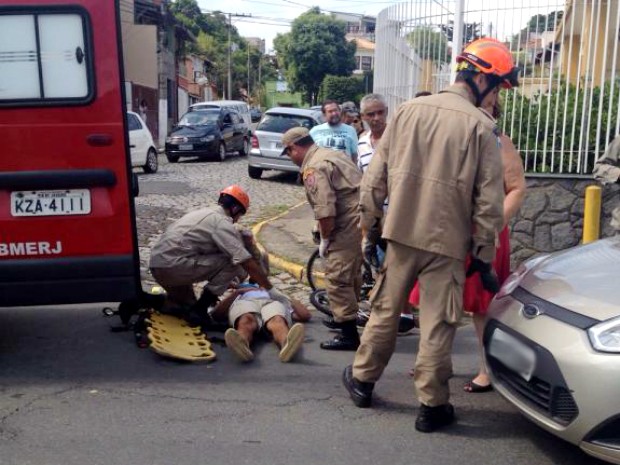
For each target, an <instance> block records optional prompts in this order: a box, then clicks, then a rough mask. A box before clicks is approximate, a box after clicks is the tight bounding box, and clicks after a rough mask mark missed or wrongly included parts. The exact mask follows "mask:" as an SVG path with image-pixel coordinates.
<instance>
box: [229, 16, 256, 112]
mask: <svg viewBox="0 0 620 465" xmlns="http://www.w3.org/2000/svg"><path fill="white" fill-rule="evenodd" d="M233 16H234V17H235V18H238V17H239V18H242V17H246V18H247V17H251V16H252V15H246V14H238V13H228V95H227V99H228V100H232V65H231V60H232V44H231V42H230V36H231V31H232V17H233Z"/></svg>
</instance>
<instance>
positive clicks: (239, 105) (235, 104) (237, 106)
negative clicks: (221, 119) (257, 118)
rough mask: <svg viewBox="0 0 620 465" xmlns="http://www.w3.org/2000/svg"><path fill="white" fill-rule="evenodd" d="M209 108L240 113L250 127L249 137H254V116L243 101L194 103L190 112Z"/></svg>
mask: <svg viewBox="0 0 620 465" xmlns="http://www.w3.org/2000/svg"><path fill="white" fill-rule="evenodd" d="M207 108H223V109H224V110H233V111H236V112H237V113H239V115H240V116H241V118H242V119H243V121H245V124H247V126H248V137H249V136H251V135H252V122H253V121H252V116H251V115H250V107H248V104H247V103H245V102H243V101H241V100H211V101H209V102H199V103H194V104H193V105H191V106H190V107H189V110H188V111H194V110H204V109H207Z"/></svg>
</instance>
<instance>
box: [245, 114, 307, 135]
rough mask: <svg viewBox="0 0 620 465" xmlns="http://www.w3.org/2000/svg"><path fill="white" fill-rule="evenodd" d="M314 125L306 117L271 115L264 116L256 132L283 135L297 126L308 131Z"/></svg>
mask: <svg viewBox="0 0 620 465" xmlns="http://www.w3.org/2000/svg"><path fill="white" fill-rule="evenodd" d="M315 125H316V123H315V122H314V120H313V119H312V118H309V117H307V116H300V115H285V114H274V113H271V114H268V115H265V117H264V118H263V120H262V121H261V122H260V123H259V124H258V127H257V128H256V130H257V131H266V132H278V133H280V134H284V133H285V132H286V131H288V130H289V129H291V128H294V127H297V126H302V127H304V128H307V129H310V128H312V127H313V126H315Z"/></svg>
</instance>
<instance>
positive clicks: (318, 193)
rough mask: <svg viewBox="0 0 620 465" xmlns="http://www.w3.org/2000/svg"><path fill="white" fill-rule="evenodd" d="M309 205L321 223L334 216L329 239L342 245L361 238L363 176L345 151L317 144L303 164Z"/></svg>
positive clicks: (307, 154) (309, 151) (302, 169)
mask: <svg viewBox="0 0 620 465" xmlns="http://www.w3.org/2000/svg"><path fill="white" fill-rule="evenodd" d="M301 172H302V178H303V182H304V187H305V188H306V196H307V198H308V202H309V203H310V205H311V206H312V208H313V210H314V217H315V219H317V220H320V219H323V218H329V217H334V218H335V225H334V230H333V232H332V234H331V237H329V239H330V240H332V241H337V242H340V243H342V241H346V240H347V238H350V237H352V236H359V234H360V231H359V214H358V211H357V208H358V204H359V185H360V182H361V180H362V173H360V171H359V169H358V168H357V166H356V165H355V163H353V162H352V161H351V159H350V158H349V157H348V156H347V155H345V154H344V152H340V151H334V150H331V149H327V148H323V147H318V146H316V145H313V146H312V147H310V149H309V150H308V152H307V153H306V156H305V158H304V162H303V164H302V165H301Z"/></svg>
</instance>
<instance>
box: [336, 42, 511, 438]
mask: <svg viewBox="0 0 620 465" xmlns="http://www.w3.org/2000/svg"><path fill="white" fill-rule="evenodd" d="M459 62H460V65H459V73H458V75H457V82H456V83H455V85H453V86H451V87H449V88H448V89H446V90H445V91H444V92H442V93H439V94H436V95H432V96H428V97H424V98H423V99H414V100H411V101H409V102H407V103H405V104H403V105H402V106H401V107H400V108H399V109H398V111H397V113H396V115H395V116H394V118H393V120H392V121H391V122H390V124H389V125H388V128H387V130H386V133H385V134H384V135H383V137H382V138H381V142H380V144H379V146H378V149H377V152H376V154H375V156H374V157H373V158H372V161H371V162H370V166H369V168H368V171H367V172H366V173H365V174H364V179H363V182H362V186H361V191H360V211H361V225H362V229H363V230H369V229H370V228H371V227H372V226H373V225H375V224H377V223H378V222H379V221H380V220H381V219H382V217H383V202H384V200H385V198H386V196H387V195H389V199H390V207H389V208H388V209H387V213H386V216H385V222H384V225H383V232H382V233H383V238H384V239H386V240H387V243H388V246H387V253H386V258H385V262H384V266H383V269H382V271H381V273H380V275H379V278H378V279H377V283H376V285H375V288H374V289H373V295H372V297H371V306H372V310H371V313H370V315H371V316H370V320H369V321H368V323H367V325H366V328H365V329H364V333H363V335H362V340H361V343H360V347H359V349H358V350H357V353H356V355H355V360H354V363H353V365H352V366H349V367H347V368H346V369H345V371H344V374H343V383H344V385H345V387H346V388H347V390H348V392H349V395H350V396H351V398H352V400H353V401H354V403H355V405H357V406H358V407H369V406H370V404H371V400H372V390H373V387H374V383H375V382H376V381H377V380H378V379H379V377H380V376H381V374H382V373H383V370H384V368H385V366H386V365H387V363H388V362H389V360H390V357H391V356H392V353H393V351H394V346H395V342H396V333H397V326H398V319H399V312H400V309H401V308H403V305H404V303H405V300H406V298H407V296H408V293H409V290H410V289H411V286H412V284H413V283H415V281H416V280H418V282H419V285H420V343H419V350H418V354H417V360H416V366H415V375H414V381H415V386H416V390H417V395H418V399H419V401H420V403H421V406H420V411H419V415H418V417H417V419H416V423H415V427H416V429H417V430H419V431H422V432H431V431H434V430H436V429H437V428H440V427H443V426H446V425H448V424H450V423H451V422H452V421H454V409H453V407H452V405H451V404H450V403H449V395H450V393H449V388H448V380H449V378H450V377H451V376H452V360H451V351H452V342H453V339H454V334H455V331H456V328H457V324H458V322H459V319H460V317H461V313H462V310H463V309H462V306H463V283H464V281H465V257H466V255H467V253H468V252H470V253H471V254H472V264H473V265H472V267H471V268H470V270H469V272H479V273H480V274H481V278H483V282H484V283H486V284H485V285H486V286H488V287H493V288H496V287H497V277H496V276H494V274H493V271H492V269H491V265H490V264H491V262H492V261H493V258H494V256H495V237H496V234H497V232H498V231H499V230H500V229H501V227H502V223H503V212H502V204H503V200H504V189H503V176H502V159H501V155H500V150H499V142H498V137H497V133H496V129H495V126H494V123H493V122H492V121H491V120H490V119H489V118H488V117H487V116H486V115H485V114H483V113H482V112H481V111H480V109H479V108H477V107H480V106H481V105H482V103H483V102H487V101H489V100H488V99H497V94H498V92H499V87H500V86H501V87H506V88H509V87H512V86H514V85H517V84H518V82H517V76H518V70H517V69H516V68H515V67H514V64H513V61H512V56H511V54H510V52H509V51H508V49H507V48H506V47H505V46H504V45H502V44H501V43H499V42H497V41H495V40H493V39H480V40H479V41H476V42H473V43H472V44H470V45H469V46H468V47H467V48H466V49H465V50H464V52H463V54H462V55H461V56H459ZM494 278H495V279H494ZM496 290H497V289H496Z"/></svg>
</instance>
